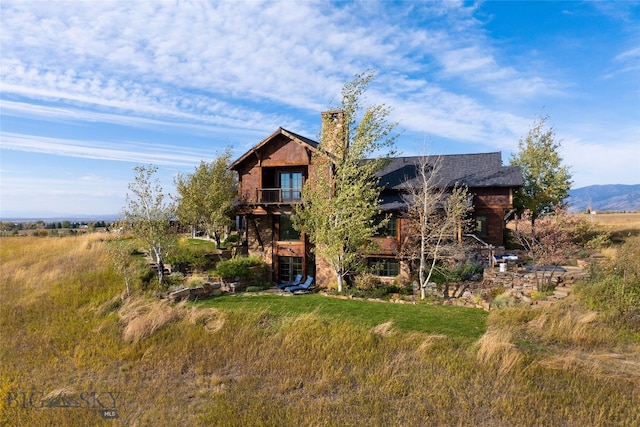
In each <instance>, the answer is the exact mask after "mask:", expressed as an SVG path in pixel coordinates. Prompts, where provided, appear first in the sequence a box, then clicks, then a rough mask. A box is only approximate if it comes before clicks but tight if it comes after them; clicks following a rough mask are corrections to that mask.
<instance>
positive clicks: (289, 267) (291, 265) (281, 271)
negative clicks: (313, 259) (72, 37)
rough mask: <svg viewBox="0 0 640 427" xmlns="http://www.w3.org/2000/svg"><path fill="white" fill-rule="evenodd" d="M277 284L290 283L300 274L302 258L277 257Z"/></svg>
mask: <svg viewBox="0 0 640 427" xmlns="http://www.w3.org/2000/svg"><path fill="white" fill-rule="evenodd" d="M278 267H279V268H278V282H279V283H284V282H292V281H293V279H295V278H296V276H297V275H298V274H303V272H302V257H294V256H279V257H278Z"/></svg>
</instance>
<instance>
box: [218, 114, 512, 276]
mask: <svg viewBox="0 0 640 427" xmlns="http://www.w3.org/2000/svg"><path fill="white" fill-rule="evenodd" d="M326 114H332V115H333V114H335V112H327V113H323V118H325V117H326ZM323 121H324V122H326V121H325V120H323ZM319 149H320V147H319V143H318V142H317V141H314V140H312V139H309V138H307V137H304V136H302V135H298V134H296V133H294V132H291V131H289V130H287V129H283V128H279V129H278V130H276V131H275V132H274V133H272V134H271V135H269V136H268V137H267V138H265V139H264V140H262V141H261V142H260V143H258V144H257V145H256V146H254V147H253V148H252V149H250V150H249V151H247V152H246V153H245V154H243V155H242V156H241V157H240V158H238V159H237V160H236V161H235V162H233V163H232V164H231V166H230V168H231V169H232V170H235V171H236V172H237V173H238V202H237V205H236V214H237V215H238V216H239V217H241V218H242V224H243V228H244V230H245V232H246V234H245V242H244V243H245V245H246V247H247V250H248V252H249V254H256V255H259V256H261V257H262V258H263V259H264V260H265V261H266V262H267V264H269V265H271V267H272V272H273V276H272V280H273V281H274V282H284V281H290V280H292V279H293V278H294V277H295V276H296V275H297V274H302V275H312V276H314V277H316V278H317V279H318V280H317V281H318V284H319V285H320V286H323V285H325V286H326V285H328V284H329V283H330V282H328V281H329V280H331V277H332V274H331V272H330V270H329V269H328V267H327V266H326V265H325V264H324V262H323V260H321V259H316V258H315V256H314V253H313V245H312V244H311V243H310V242H309V240H308V238H307V237H306V236H304V235H300V233H298V232H297V231H296V230H294V229H293V227H292V224H291V214H292V213H293V207H294V206H295V204H296V203H299V202H300V201H301V195H302V187H303V185H304V183H305V182H306V181H307V180H308V179H309V177H311V176H313V168H314V163H313V161H314V157H313V155H314V153H316V152H318V151H319ZM325 151H326V150H325ZM436 159H439V160H438V161H439V162H440V168H439V171H441V172H440V173H439V175H438V178H439V185H442V186H445V187H447V188H449V187H453V185H454V184H455V183H460V184H465V185H466V186H467V187H468V189H469V192H470V194H472V195H473V201H472V203H473V208H474V210H473V219H474V220H475V224H476V231H475V234H476V236H477V238H478V239H479V240H480V241H482V242H486V244H487V245H493V246H502V245H503V244H504V239H505V216H506V215H507V214H508V213H509V212H511V210H512V208H513V192H514V190H515V189H516V188H518V187H519V186H521V185H522V174H521V172H520V169H519V167H516V166H503V165H502V159H501V154H500V153H499V152H493V153H481V154H455V155H444V156H433V157H429V158H427V160H428V162H429V163H433V162H435V161H436ZM419 160H420V158H419V157H397V158H394V159H393V160H392V161H391V163H390V164H389V165H388V166H387V167H386V168H385V169H384V170H383V171H382V172H381V173H380V174H379V176H380V185H382V186H384V188H383V190H382V194H381V199H382V203H381V206H380V208H381V210H383V211H384V212H386V213H389V214H391V216H390V220H389V222H388V223H387V225H386V226H385V227H384V229H383V230H381V233H380V235H379V236H376V237H375V238H374V240H376V242H377V243H378V246H379V248H380V249H379V253H378V254H376V255H375V256H372V257H370V262H371V263H374V264H375V265H376V266H377V268H378V274H379V275H380V276H383V277H395V276H397V275H398V274H399V273H400V271H401V266H400V264H401V263H400V261H399V259H398V257H397V254H398V252H399V247H400V245H401V242H402V241H403V237H404V236H403V230H404V229H406V227H403V224H402V221H403V218H402V212H403V209H405V208H406V206H405V202H404V200H403V198H402V195H401V192H402V186H403V185H406V183H409V184H410V183H411V182H412V181H413V180H415V178H416V165H417V164H418V161H419Z"/></svg>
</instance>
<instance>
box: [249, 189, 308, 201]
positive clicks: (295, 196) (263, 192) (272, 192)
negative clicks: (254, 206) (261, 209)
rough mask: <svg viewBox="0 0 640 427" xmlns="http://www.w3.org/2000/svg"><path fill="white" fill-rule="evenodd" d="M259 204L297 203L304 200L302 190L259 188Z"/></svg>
mask: <svg viewBox="0 0 640 427" xmlns="http://www.w3.org/2000/svg"><path fill="white" fill-rule="evenodd" d="M256 191H257V200H258V203H297V202H300V201H301V199H302V190H301V189H300V188H258V189H257V190H256Z"/></svg>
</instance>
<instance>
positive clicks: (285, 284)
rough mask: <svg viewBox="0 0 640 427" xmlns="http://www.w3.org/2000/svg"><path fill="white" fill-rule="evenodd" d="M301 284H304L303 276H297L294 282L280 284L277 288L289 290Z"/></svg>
mask: <svg viewBox="0 0 640 427" xmlns="http://www.w3.org/2000/svg"><path fill="white" fill-rule="evenodd" d="M300 282H302V274H298V275H297V276H296V278H295V279H293V281H292V282H283V283H278V284H277V285H276V286H277V287H278V289H284V288H287V287H289V286H298V285H299V284H300Z"/></svg>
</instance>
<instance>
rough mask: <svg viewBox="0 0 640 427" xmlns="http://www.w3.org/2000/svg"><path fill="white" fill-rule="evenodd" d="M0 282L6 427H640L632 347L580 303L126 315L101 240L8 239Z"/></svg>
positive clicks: (329, 305)
mask: <svg viewBox="0 0 640 427" xmlns="http://www.w3.org/2000/svg"><path fill="white" fill-rule="evenodd" d="M0 266H1V275H0V293H1V298H0V334H1V337H0V339H1V342H2V346H0V367H1V368H0V373H1V378H0V425H8V426H43V425H56V426H78V425H118V424H119V425H127V426H147V425H207V426H209V425H216V426H300V425H329V426H360V425H394V426H415V425H442V426H450V425H478V426H496V425H518V426H538V425H563V426H584V425H591V426H598V425H607V426H612V425H614V426H615V425H620V426H627V425H638V424H640V347H639V345H638V341H639V340H638V335H637V334H634V333H633V332H630V331H625V329H624V328H619V327H614V326H610V325H611V323H609V322H607V321H605V319H603V318H602V316H600V315H599V314H598V313H596V312H592V311H588V310H587V309H586V308H584V307H583V306H582V304H580V303H579V302H577V301H576V300H572V299H570V298H569V299H568V300H567V302H566V303H562V304H558V305H556V306H554V307H552V308H550V309H544V310H543V309H537V310H532V309H529V308H518V307H516V308H511V309H504V310H497V311H493V312H491V314H489V315H488V316H487V314H486V313H484V312H482V311H478V310H472V309H463V308H455V307H442V306H430V305H426V304H417V305H396V304H389V303H375V302H362V301H349V300H340V299H329V298H326V297H322V296H318V295H305V296H295V297H278V296H228V297H221V298H217V299H212V300H209V301H206V302H201V303H198V304H191V305H185V304H179V305H169V304H168V303H166V302H164V301H160V300H157V299H154V298H153V297H151V296H145V295H143V294H138V295H136V296H132V297H130V298H122V295H123V291H124V284H123V282H122V280H121V279H120V278H118V277H117V275H116V274H115V273H114V271H113V270H112V269H111V268H110V267H109V266H108V256H107V253H106V251H105V243H104V242H102V241H101V240H100V235H90V236H82V237H66V238H55V239H53V238H31V237H24V238H3V239H2V240H0ZM116 415H117V416H118V419H117V420H109V419H105V418H103V417H107V418H108V417H112V416H116Z"/></svg>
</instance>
